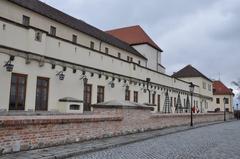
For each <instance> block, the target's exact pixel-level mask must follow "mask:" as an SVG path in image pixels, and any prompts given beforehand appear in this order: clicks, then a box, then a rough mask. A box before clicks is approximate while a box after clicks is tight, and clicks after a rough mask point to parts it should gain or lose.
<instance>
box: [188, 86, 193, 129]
mask: <svg viewBox="0 0 240 159" xmlns="http://www.w3.org/2000/svg"><path fill="white" fill-rule="evenodd" d="M189 90H190V94H191V107H190V109H191V110H190V111H191V123H190V126H193V112H192V101H193V92H194V84H193V83H192V82H191V83H190V85H189Z"/></svg>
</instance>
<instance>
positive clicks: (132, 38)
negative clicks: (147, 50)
mask: <svg viewBox="0 0 240 159" xmlns="http://www.w3.org/2000/svg"><path fill="white" fill-rule="evenodd" d="M106 32H107V33H108V34H110V35H113V36H115V37H116V38H119V39H120V40H122V41H125V42H127V43H128V44H130V45H137V44H148V45H150V46H152V47H153V48H155V49H157V50H159V51H161V52H162V49H161V48H160V47H159V46H158V45H157V44H156V43H155V42H154V41H153V40H152V39H151V38H150V37H149V36H148V35H147V33H146V32H145V31H144V30H143V29H142V28H141V27H140V26H139V25H136V26H130V27H125V28H118V29H113V30H108V31H106Z"/></svg>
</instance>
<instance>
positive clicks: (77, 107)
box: [69, 104, 80, 110]
mask: <svg viewBox="0 0 240 159" xmlns="http://www.w3.org/2000/svg"><path fill="white" fill-rule="evenodd" d="M69 109H70V110H80V105H76V104H72V105H70V108H69Z"/></svg>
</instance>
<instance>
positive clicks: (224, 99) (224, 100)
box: [223, 97, 227, 121]
mask: <svg viewBox="0 0 240 159" xmlns="http://www.w3.org/2000/svg"><path fill="white" fill-rule="evenodd" d="M226 100H227V99H226V98H225V97H224V98H223V104H224V121H226Z"/></svg>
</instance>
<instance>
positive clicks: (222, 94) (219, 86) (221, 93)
mask: <svg viewBox="0 0 240 159" xmlns="http://www.w3.org/2000/svg"><path fill="white" fill-rule="evenodd" d="M233 97H234V93H233V92H232V89H230V88H227V87H226V86H225V85H224V84H223V83H222V82H221V81H213V109H214V110H215V111H224V100H225V108H226V111H228V112H233Z"/></svg>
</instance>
